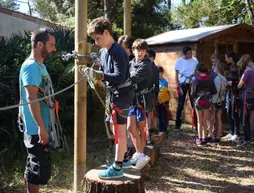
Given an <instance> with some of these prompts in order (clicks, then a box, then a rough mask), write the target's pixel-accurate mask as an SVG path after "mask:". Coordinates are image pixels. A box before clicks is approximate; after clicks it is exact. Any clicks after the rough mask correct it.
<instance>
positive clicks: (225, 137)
mask: <svg viewBox="0 0 254 193" xmlns="http://www.w3.org/2000/svg"><path fill="white" fill-rule="evenodd" d="M231 137H233V135H232V134H231V133H228V134H227V135H226V136H224V137H222V138H221V140H222V141H228V140H229V139H230V138H231Z"/></svg>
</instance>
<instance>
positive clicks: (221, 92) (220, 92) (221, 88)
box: [212, 74, 227, 103]
mask: <svg viewBox="0 0 254 193" xmlns="http://www.w3.org/2000/svg"><path fill="white" fill-rule="evenodd" d="M213 81H214V84H215V87H216V89H217V93H216V94H215V95H213V97H212V103H220V102H222V101H224V100H225V92H226V87H227V80H226V78H225V77H224V76H222V75H221V74H218V75H217V76H216V77H215V79H214V80H213Z"/></svg>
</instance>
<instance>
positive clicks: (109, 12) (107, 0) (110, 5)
mask: <svg viewBox="0 0 254 193" xmlns="http://www.w3.org/2000/svg"><path fill="white" fill-rule="evenodd" d="M116 3H117V0H104V16H105V18H107V19H108V20H109V21H110V22H112V20H113V10H114V9H115V7H116Z"/></svg>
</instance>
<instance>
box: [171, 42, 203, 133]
mask: <svg viewBox="0 0 254 193" xmlns="http://www.w3.org/2000/svg"><path fill="white" fill-rule="evenodd" d="M182 52H183V56H182V57H180V58H178V59H177V60H176V64H175V67H174V70H175V80H176V86H177V93H178V105H177V112H176V124H175V133H176V134H180V128H181V124H182V119H181V114H182V110H183V108H184V104H185V98H186V95H187V92H188V94H189V96H190V90H191V83H192V81H193V80H194V79H195V75H194V74H195V69H196V66H197V64H198V60H197V59H196V58H195V57H192V49H191V48H190V47H189V46H184V47H183V49H182ZM191 105H192V107H193V103H192V102H191ZM195 120H196V119H195ZM195 123H196V121H195ZM195 125H196V124H195Z"/></svg>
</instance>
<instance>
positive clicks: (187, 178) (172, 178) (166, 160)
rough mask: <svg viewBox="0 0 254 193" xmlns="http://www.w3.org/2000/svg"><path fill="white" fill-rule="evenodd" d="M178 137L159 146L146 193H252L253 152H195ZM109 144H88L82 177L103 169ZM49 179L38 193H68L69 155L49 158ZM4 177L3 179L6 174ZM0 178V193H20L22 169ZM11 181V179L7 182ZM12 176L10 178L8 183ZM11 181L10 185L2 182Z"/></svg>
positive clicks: (227, 148)
mask: <svg viewBox="0 0 254 193" xmlns="http://www.w3.org/2000/svg"><path fill="white" fill-rule="evenodd" d="M183 131H184V132H183V133H184V135H183V136H182V137H179V136H175V135H173V134H172V131H171V133H170V135H169V138H168V139H167V140H164V142H163V144H162V145H161V150H160V152H161V155H160V157H159V159H158V160H157V163H156V165H155V166H154V167H152V168H150V169H149V170H145V172H144V173H143V177H144V178H143V179H144V182H145V188H146V192H147V193H159V192H173V193H212V192H213V193H238V192H240V193H245V192H246V193H251V192H253V193H254V148H253V145H254V144H253V143H252V144H251V145H250V146H249V147H245V148H241V149H239V148H235V146H234V145H233V144H231V143H222V144H220V145H219V146H216V147H210V146H204V147H197V146H196V145H195V144H194V143H193V142H192V140H191V137H192V135H193V134H192V132H191V130H190V128H189V127H188V126H185V127H184V130H183ZM107 146H108V141H107V139H105V137H103V138H100V137H97V138H95V139H88V142H87V171H88V170H89V169H91V168H94V167H97V166H99V165H101V164H105V161H106V158H105V156H102V155H105V154H108V153H109V150H108V149H107V148H106V147H107ZM53 163H54V164H53V175H52V178H51V180H50V182H49V184H48V185H47V186H43V187H42V191H41V192H42V193H71V192H72V188H73V155H71V156H69V157H65V156H59V154H57V155H53ZM5 174H6V173H5ZM5 176H6V175H0V179H1V181H2V182H3V183H2V185H1V181H0V185H1V187H0V193H10V192H15V193H21V192H24V186H23V181H22V169H20V170H17V169H16V171H14V172H13V173H8V172H7V176H8V178H5ZM10 176H11V178H10ZM13 176H14V178H13ZM7 179H11V180H7Z"/></svg>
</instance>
